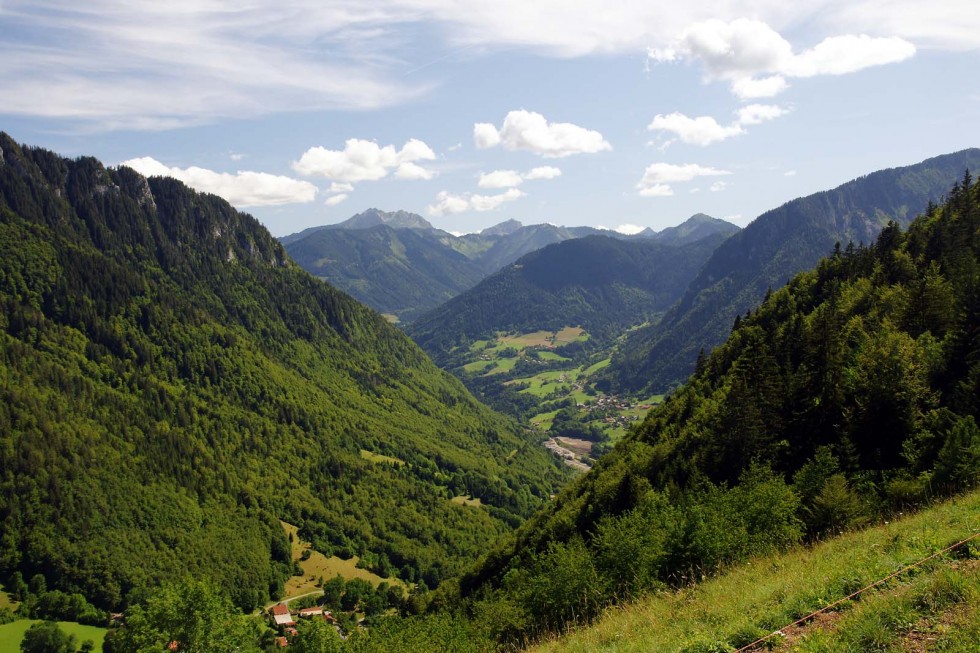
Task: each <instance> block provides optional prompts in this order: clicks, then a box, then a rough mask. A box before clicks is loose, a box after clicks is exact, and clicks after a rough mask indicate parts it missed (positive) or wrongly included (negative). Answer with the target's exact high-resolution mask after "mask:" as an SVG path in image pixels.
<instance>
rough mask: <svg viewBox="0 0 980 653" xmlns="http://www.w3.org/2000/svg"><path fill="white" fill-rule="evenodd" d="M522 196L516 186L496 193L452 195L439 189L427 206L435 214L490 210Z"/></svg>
mask: <svg viewBox="0 0 980 653" xmlns="http://www.w3.org/2000/svg"><path fill="white" fill-rule="evenodd" d="M523 196H524V193H522V192H521V191H520V190H518V189H516V188H510V189H508V190H506V191H504V192H503V193H500V194H498V195H476V194H470V193H465V194H463V195H453V194H451V193H449V192H448V191H441V192H440V193H439V194H438V195H436V201H435V202H434V203H433V204H430V205H429V206H428V211H429V213H431V214H432V215H435V216H441V215H447V214H452V213H463V212H464V211H481V212H482V211H492V210H494V209H495V208H497V207H498V206H500V205H501V204H503V203H504V202H512V201H514V200H516V199H518V198H520V197H523Z"/></svg>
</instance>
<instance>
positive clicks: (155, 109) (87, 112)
mask: <svg viewBox="0 0 980 653" xmlns="http://www.w3.org/2000/svg"><path fill="white" fill-rule="evenodd" d="M2 6H3V9H2V11H3V22H4V27H5V28H6V29H5V31H4V38H3V39H2V40H0V88H3V89H4V102H3V104H2V107H0V110H2V112H3V113H4V114H6V115H31V116H46V117H56V118H64V119H69V120H77V121H83V122H85V123H86V126H87V127H88V128H93V127H94V128H97V129H115V128H133V129H169V128H175V127H182V126H187V125H193V124H200V123H203V122H213V121H215V120H218V119H222V118H229V117H232V118H243V117H245V118H247V117H253V116H257V115H266V114H269V113H277V112H287V111H315V110H322V109H342V110H361V109H370V108H376V107H384V106H395V105H399V104H401V103H404V102H406V101H408V100H411V99H413V98H417V97H419V96H420V95H422V94H424V93H426V92H427V91H428V90H429V89H430V88H432V86H433V85H432V84H430V83H427V82H425V81H424V80H423V79H422V76H419V75H416V76H406V75H405V72H406V68H407V67H414V68H418V64H419V62H406V61H405V53H406V52H414V51H416V50H423V48H421V47H418V48H404V46H405V44H406V43H408V44H410V45H412V46H416V45H425V46H428V47H429V48H431V50H434V51H451V50H452V49H453V48H457V49H459V48H468V49H469V52H471V53H477V54H484V53H492V52H493V51H494V50H495V49H501V48H520V49H522V50H524V51H528V52H532V53H535V54H544V55H547V56H557V57H579V56H584V55H589V54H595V53H624V52H642V51H644V49H646V48H647V47H650V46H653V47H654V49H653V50H651V55H656V56H657V57H658V59H659V60H661V61H667V60H678V59H683V58H685V57H689V56H691V52H690V51H689V50H688V49H687V45H688V44H687V43H686V41H682V42H674V38H675V37H676V36H677V35H678V34H681V33H683V32H684V30H685V28H688V27H690V26H692V25H702V24H704V21H705V20H706V19H709V18H713V19H717V20H718V21H719V22H721V24H722V25H731V24H733V23H734V22H736V21H737V20H738V19H741V20H744V18H741V17H742V16H745V15H752V16H753V17H755V18H756V19H758V22H760V23H764V24H767V25H770V26H772V28H774V29H773V30H772V31H774V32H775V31H776V30H782V31H786V30H788V29H791V28H793V29H800V27H801V26H806V27H807V28H808V30H810V31H811V32H812V31H813V30H817V29H820V30H824V32H825V33H827V32H828V30H833V31H832V32H829V33H836V34H844V35H845V36H848V37H850V38H860V36H857V35H860V34H861V33H865V34H884V35H892V39H896V38H900V39H905V41H904V42H902V43H899V42H898V41H897V40H892V41H890V42H889V41H888V40H887V39H873V38H871V37H867V38H868V39H869V40H868V42H864V43H860V42H859V43H856V44H855V47H856V48H858V49H859V51H858V50H855V51H853V52H848V53H837V52H833V50H834V49H835V48H836V47H837V46H839V45H841V44H840V43H835V42H834V41H832V40H830V41H829V42H827V41H825V42H824V43H820V44H818V45H816V46H815V47H813V48H811V49H810V50H806V51H805V52H803V53H802V54H800V55H795V56H799V57H801V59H800V62H799V64H798V65H799V67H800V69H798V70H797V71H796V72H802V69H804V68H805V67H806V66H811V65H812V66H814V67H815V68H817V69H820V70H824V71H833V70H836V69H848V68H850V67H853V65H855V64H853V63H852V64H850V65H845V64H844V63H843V62H845V61H847V60H849V59H850V58H852V57H853V61H854V62H855V63H857V64H861V65H863V63H864V62H870V63H875V64H877V63H880V62H881V61H893V60H896V59H898V58H899V57H901V56H903V55H904V54H905V53H907V52H908V51H909V46H908V43H909V42H914V43H916V44H917V45H919V46H921V47H930V48H936V49H941V50H947V51H949V50H953V51H963V50H970V49H975V48H978V47H980V12H977V11H975V10H974V7H973V4H972V3H971V2H969V1H968V0H936V1H935V2H930V3H923V2H921V0H851V1H849V2H847V3H840V2H835V1H831V0H814V1H812V2H805V3H786V2H776V1H775V0H758V1H755V2H752V3H751V4H749V5H747V4H745V3H733V2H730V1H728V0H706V1H705V2H697V3H693V2H690V3H676V2H675V3H667V2H650V1H649V0H616V1H615V2H609V1H608V0H581V1H580V2H576V3H574V4H573V5H569V3H568V2H567V0H535V1H534V2H527V0H497V1H496V2H492V3H477V2H459V1H458V0H330V1H329V2H316V1H314V0H291V1H290V2H288V3H282V2H280V1H278V0H250V2H248V3H246V4H245V5H243V6H241V7H235V10H234V11H231V10H230V9H229V5H228V4H227V3H225V2H188V1H187V0H182V1H178V2H157V3H151V2H132V3H121V2H119V0H87V1H86V2H85V3H84V8H83V9H82V10H79V9H78V7H76V6H75V5H74V4H72V3H66V2H59V1H57V0H3V3H2ZM724 21H730V22H728V23H726V22H724ZM759 33H760V34H763V36H765V34H764V32H762V31H761V30H759ZM419 34H422V35H424V37H423V38H424V39H426V41H427V42H426V43H417V42H413V39H414V40H416V41H417V40H418V38H419V37H418V35H419ZM39 35H42V36H41V37H40V38H39ZM822 35H823V34H819V35H818V36H817V38H819V37H820V36H822ZM694 36H699V37H701V41H704V40H705V39H707V38H708V37H710V36H712V35H711V34H708V35H705V34H697V35H694ZM769 36H770V37H771V35H769ZM692 38H693V37H692ZM780 38H781V37H780ZM830 38H831V39H835V38H842V37H840V36H831V37H830ZM698 43H699V44H700V41H698ZM734 43H735V44H736V45H739V46H742V45H746V42H745V41H744V40H740V39H737V40H735V41H734ZM707 44H708V45H713V42H712V41H710V40H708V43H707ZM748 45H749V46H751V45H752V44H751V42H750V43H748ZM760 45H764V46H768V47H776V48H777V49H778V48H781V47H782V46H781V43H780V41H779V40H778V39H774V38H768V39H767V40H766V41H765V42H764V43H761V44H760ZM711 52H713V53H715V54H716V55H718V53H719V52H720V50H718V49H712V50H711ZM719 56H720V55H719ZM732 56H733V57H734V58H736V59H737V60H738V61H742V62H744V60H745V59H746V57H744V56H741V55H740V54H738V53H733V55H732ZM828 57H829V58H830V59H832V61H833V63H831V62H829V61H828V60H827V58H828ZM762 61H763V62H767V61H769V59H767V58H766V57H763V58H762ZM804 64H806V66H804ZM776 72H778V71H770V72H769V73H766V72H765V71H756V72H748V73H747V74H745V75H742V76H741V77H743V78H745V79H753V78H754V77H756V76H757V75H760V74H769V75H772V74H775V73H776ZM417 80H422V81H417ZM769 84H770V87H772V85H773V84H775V82H774V81H771V82H770V83H769ZM772 94H773V89H772V88H770V89H769V94H768V95H760V94H753V95H751V97H771V96H772ZM747 97H748V96H747Z"/></svg>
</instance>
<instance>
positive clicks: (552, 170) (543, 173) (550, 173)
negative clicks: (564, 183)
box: [524, 166, 561, 180]
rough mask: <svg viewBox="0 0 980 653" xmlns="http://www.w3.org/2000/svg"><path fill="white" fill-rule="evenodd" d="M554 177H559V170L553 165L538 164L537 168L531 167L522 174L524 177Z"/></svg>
mask: <svg viewBox="0 0 980 653" xmlns="http://www.w3.org/2000/svg"><path fill="white" fill-rule="evenodd" d="M556 177H561V170H560V169H558V168H556V167H554V166H540V167H538V168H531V169H530V170H528V171H527V173H526V174H525V175H524V178H525V179H528V180H530V179H555V178H556Z"/></svg>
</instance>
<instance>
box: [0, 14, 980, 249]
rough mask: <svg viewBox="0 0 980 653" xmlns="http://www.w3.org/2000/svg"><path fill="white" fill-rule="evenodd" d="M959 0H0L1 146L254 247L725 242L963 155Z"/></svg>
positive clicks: (971, 39)
mask: <svg viewBox="0 0 980 653" xmlns="http://www.w3.org/2000/svg"><path fill="white" fill-rule="evenodd" d="M977 70H980V9H978V8H977V6H976V4H975V0H966V1H964V0H935V1H934V2H931V3H924V2H921V1H919V0H848V1H847V2H840V1H839V0H807V1H806V2H796V3H792V2H786V1H785V0H778V1H777V0H748V1H740V0H707V1H703V2H696V3H694V2H688V3H679V2H676V1H673V0H672V1H670V2H666V1H662V0H601V1H599V0H531V1H528V0H492V1H490V0H385V1H381V0H315V1H314V0H301V1H293V0H275V1H272V0H238V1H236V2H225V1H222V0H167V2H159V0H153V1H142V0H86V2H84V3H80V2H77V1H71V2H68V1H57V0H0V98H2V99H0V130H2V131H5V132H7V133H8V134H10V135H11V136H12V137H13V138H14V139H16V140H18V141H19V142H22V143H25V144H28V145H34V146H41V147H45V148H48V149H51V150H54V151H56V152H58V153H60V154H63V155H65V156H71V157H75V156H85V155H91V156H95V157H97V158H99V159H100V160H102V161H103V162H104V163H106V164H107V165H112V166H116V165H128V166H131V167H133V168H135V169H136V170H138V171H139V172H141V173H143V174H146V175H169V176H173V177H176V178H178V179H181V180H182V181H184V182H185V183H187V184H188V185H190V186H192V187H194V188H196V189H198V190H201V191H204V192H210V193H215V194H217V195H220V196H222V197H224V198H225V199H227V200H228V201H230V202H231V203H232V204H233V205H235V206H236V207H238V208H240V209H242V210H244V211H247V212H249V213H251V214H253V215H254V216H255V217H257V218H258V219H259V220H260V221H261V222H262V223H263V224H264V225H265V226H266V227H267V228H268V229H269V230H270V231H271V232H272V233H273V234H274V235H277V236H282V235H286V234H289V233H294V232H297V231H300V230H302V229H305V228H307V227H312V226H317V225H322V224H331V223H336V222H340V221H342V220H344V219H346V218H348V217H350V216H351V215H353V214H355V213H359V212H361V211H363V210H365V209H368V208H379V209H382V210H387V211H394V210H399V209H401V210H407V211H411V212H414V213H418V214H420V215H422V216H424V217H425V218H426V219H428V220H429V221H430V222H432V223H433V224H434V225H435V226H437V227H439V228H442V229H445V230H447V231H450V232H456V233H465V232H472V231H478V230H480V229H482V228H485V227H488V226H490V225H493V224H496V223H499V222H502V221H504V220H508V219H517V220H520V221H521V222H523V223H525V224H533V223H541V222H550V223H553V224H559V225H568V226H573V225H591V226H602V227H606V228H613V229H618V230H620V231H623V232H635V231H639V230H641V229H642V228H645V227H652V228H653V229H655V230H660V229H663V228H665V227H669V226H672V225H675V224H678V223H680V222H682V221H683V220H685V219H686V218H687V217H689V216H691V215H693V214H695V213H707V214H709V215H712V216H714V217H718V218H723V219H726V220H729V221H731V222H734V223H736V224H739V225H742V226H744V225H745V224H747V223H748V222H750V221H751V220H753V219H754V218H755V217H757V216H758V215H760V214H762V213H763V212H765V211H766V210H768V209H771V208H775V207H777V206H780V205H781V204H783V203H785V202H787V201H789V200H791V199H794V198H796V197H799V196H803V195H807V194H810V193H813V192H818V191H821V190H826V189H829V188H833V187H835V186H838V185H840V184H842V183H844V182H846V181H848V180H850V179H853V178H855V177H858V176H861V175H863V174H867V173H869V172H872V171H875V170H879V169H882V168H889V167H895V166H899V165H907V164H911V163H916V162H919V161H921V160H923V159H926V158H929V157H931V156H936V155H939V154H944V153H948V152H953V151H957V150H961V149H964V148H967V147H977V146H980V76H978V75H977V74H976V71H977Z"/></svg>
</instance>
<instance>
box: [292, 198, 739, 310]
mask: <svg viewBox="0 0 980 653" xmlns="http://www.w3.org/2000/svg"><path fill="white" fill-rule="evenodd" d="M737 230H738V227H736V226H734V225H732V224H730V223H728V222H725V221H723V220H717V219H715V218H710V217H708V216H705V215H702V214H699V215H697V216H694V217H692V218H690V219H689V220H688V221H686V222H685V223H684V224H683V225H679V226H677V227H672V228H669V229H665V230H663V231H661V232H652V231H650V230H649V229H648V230H647V231H646V232H644V233H642V234H640V235H639V236H637V238H641V237H642V238H647V237H649V238H650V239H652V240H657V241H660V242H669V243H673V244H683V243H686V242H691V241H692V240H697V239H699V238H701V237H703V236H705V235H708V234H710V233H716V232H727V233H733V232H735V231H737ZM594 234H605V235H607V236H610V237H613V238H621V239H625V238H627V236H624V235H622V234H618V233H616V232H614V231H610V230H603V229H596V228H592V227H558V226H555V225H551V224H537V225H528V226H525V225H522V224H521V223H520V222H518V221H517V220H508V221H506V222H503V223H500V224H498V225H495V226H492V227H488V228H486V229H484V230H483V231H481V232H480V233H476V234H464V235H461V236H454V235H452V234H450V233H447V232H445V231H442V230H439V229H436V228H434V227H433V226H432V225H431V224H429V223H428V222H427V221H426V220H425V219H424V218H422V217H421V216H418V215H415V214H412V213H408V212H405V211H394V212H385V211H380V210H378V209H369V210H367V211H364V212H363V213H359V214H357V215H355V216H353V217H351V218H349V219H348V220H345V221H343V222H341V223H338V224H335V225H325V226H321V227H314V228H311V229H306V230H304V231H302V232H300V233H297V234H292V235H289V236H285V237H283V238H281V239H280V241H281V242H282V243H283V245H285V246H286V249H287V251H288V252H289V254H290V256H291V257H292V258H293V259H294V260H296V261H297V262H298V263H299V264H300V265H301V266H302V267H303V268H304V269H305V270H307V271H308V272H310V273H311V274H313V275H315V276H318V277H320V278H321V279H324V280H325V281H329V282H330V283H332V284H334V285H336V286H337V287H338V288H340V289H342V290H344V291H345V292H348V293H350V294H351V296H353V297H354V298H356V299H358V300H360V301H362V302H364V303H365V304H367V305H368V306H371V307H372V308H374V309H376V310H378V311H380V312H382V313H387V314H391V315H394V316H396V317H397V318H398V319H399V320H401V321H403V322H411V321H412V320H414V319H416V318H417V317H418V316H419V315H421V314H422V313H424V312H426V311H428V310H430V309H432V308H435V307H436V306H438V305H439V304H441V303H443V302H445V301H448V300H449V299H451V298H452V297H455V296H456V295H458V294H459V293H461V292H463V291H464V290H467V289H469V288H472V287H473V286H474V285H476V283H477V282H478V281H480V280H481V279H483V278H484V277H486V276H488V275H490V274H493V273H494V272H496V271H497V270H499V269H501V268H503V267H504V266H506V265H509V264H511V263H513V262H514V261H516V260H517V259H519V258H520V257H521V256H523V255H525V254H528V253H530V252H533V251H536V250H538V249H540V248H542V247H545V246H546V245H550V244H552V243H557V242H562V241H565V240H570V239H574V238H581V237H584V236H588V235H594Z"/></svg>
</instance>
